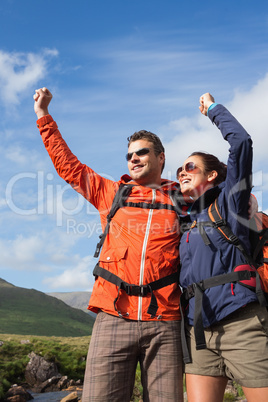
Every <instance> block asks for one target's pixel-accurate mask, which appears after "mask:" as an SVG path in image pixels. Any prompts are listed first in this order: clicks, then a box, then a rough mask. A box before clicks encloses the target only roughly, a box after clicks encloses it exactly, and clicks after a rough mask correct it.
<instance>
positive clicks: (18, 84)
mask: <svg viewBox="0 0 268 402" xmlns="http://www.w3.org/2000/svg"><path fill="white" fill-rule="evenodd" d="M57 55H58V51H57V50H53V49H44V50H43V51H42V53H39V54H35V53H16V52H13V53H8V52H4V51H1V50H0V93H1V95H0V99H1V101H2V103H3V104H5V105H10V104H11V105H17V104H19V103H20V96H21V95H22V94H23V93H24V92H25V90H26V89H28V88H29V87H31V86H32V85H33V84H35V83H36V82H37V81H38V80H39V79H40V78H43V77H44V75H45V74H46V67H47V63H48V60H49V59H50V58H51V57H55V56H57Z"/></svg>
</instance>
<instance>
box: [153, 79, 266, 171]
mask: <svg viewBox="0 0 268 402" xmlns="http://www.w3.org/2000/svg"><path fill="white" fill-rule="evenodd" d="M200 95H202V94H200ZM213 95H215V98H216V99H215V100H216V102H219V103H221V99H217V97H216V94H213ZM267 103H268V74H267V75H266V76H265V77H264V78H263V79H262V80H259V81H258V82H257V84H256V85H255V86H254V87H252V88H251V89H250V90H249V91H247V92H246V91H244V92H241V91H236V92H235V96H234V98H233V99H232V100H231V101H230V102H229V104H227V105H225V106H226V107H227V108H228V109H229V110H230V111H231V113H232V114H233V115H234V116H235V117H236V118H237V119H238V120H239V121H240V123H241V124H242V125H243V126H244V127H245V129H246V130H247V131H248V132H249V134H250V135H251V136H252V139H253V149H254V171H255V170H257V169H260V168H261V169H262V170H263V171H264V172H267V171H268V163H267V146H266V144H267V126H268V114H267ZM161 131H162V132H163V133H165V134H168V137H173V139H172V140H171V141H170V142H168V143H167V144H165V148H166V154H167V163H166V165H167V167H166V170H170V171H172V174H173V175H174V174H175V171H176V168H177V167H178V166H180V165H181V164H182V163H183V161H184V160H185V159H186V158H187V157H188V156H189V154H190V153H192V152H193V151H207V152H210V153H213V154H215V155H216V156H218V158H219V159H221V160H222V161H226V160H227V158H228V149H229V145H228V143H227V142H226V141H223V139H222V137H221V135H220V133H219V132H218V130H217V128H216V127H215V126H213V125H212V124H211V122H210V121H209V119H207V118H206V117H204V116H203V115H201V114H200V112H199V111H198V112H197V113H196V114H195V115H193V116H192V117H191V118H182V119H179V120H173V121H171V122H170V123H169V124H168V125H167V126H164V127H162V128H161ZM173 178H174V176H173Z"/></svg>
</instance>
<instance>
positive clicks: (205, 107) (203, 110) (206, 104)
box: [199, 92, 215, 116]
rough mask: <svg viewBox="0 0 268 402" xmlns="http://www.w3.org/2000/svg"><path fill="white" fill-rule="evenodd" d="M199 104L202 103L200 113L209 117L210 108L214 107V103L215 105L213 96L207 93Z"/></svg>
mask: <svg viewBox="0 0 268 402" xmlns="http://www.w3.org/2000/svg"><path fill="white" fill-rule="evenodd" d="M199 102H200V106H199V110H200V112H201V113H202V114H204V115H205V116H207V114H208V108H209V106H210V105H212V103H215V100H214V98H213V96H212V95H211V94H210V93H208V92H207V93H205V94H204V95H202V96H201V97H200V99H199Z"/></svg>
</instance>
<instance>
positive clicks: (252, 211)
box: [248, 194, 259, 219]
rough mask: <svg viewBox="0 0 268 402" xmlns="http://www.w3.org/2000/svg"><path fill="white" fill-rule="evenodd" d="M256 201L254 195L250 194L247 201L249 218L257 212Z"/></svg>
mask: <svg viewBox="0 0 268 402" xmlns="http://www.w3.org/2000/svg"><path fill="white" fill-rule="evenodd" d="M258 208H259V205H258V201H257V198H256V197H255V195H253V194H250V197H249V203H248V218H249V219H251V218H253V216H254V215H255V214H256V212H258Z"/></svg>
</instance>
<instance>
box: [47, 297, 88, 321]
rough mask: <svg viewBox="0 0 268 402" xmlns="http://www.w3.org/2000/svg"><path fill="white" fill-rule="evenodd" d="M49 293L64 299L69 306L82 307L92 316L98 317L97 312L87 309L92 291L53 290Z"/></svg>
mask: <svg viewBox="0 0 268 402" xmlns="http://www.w3.org/2000/svg"><path fill="white" fill-rule="evenodd" d="M47 294H48V295H49V296H53V297H56V298H57V299H60V300H62V301H63V302H64V303H66V304H68V306H71V307H74V308H80V309H81V310H83V311H85V312H86V313H88V314H90V315H91V316H92V317H94V318H96V314H94V313H92V312H91V311H89V310H88V309H87V306H88V302H89V299H90V296H91V292H53V293H47Z"/></svg>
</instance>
